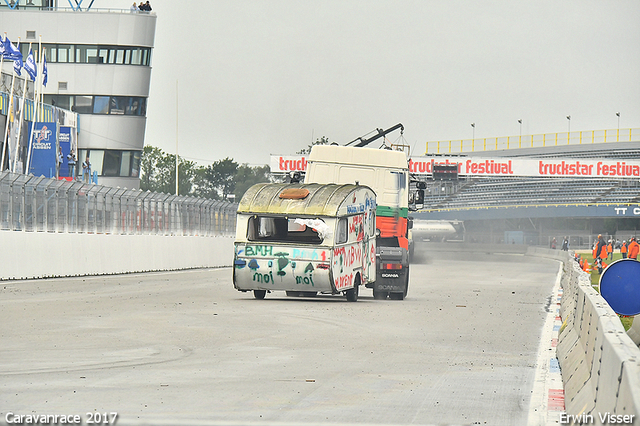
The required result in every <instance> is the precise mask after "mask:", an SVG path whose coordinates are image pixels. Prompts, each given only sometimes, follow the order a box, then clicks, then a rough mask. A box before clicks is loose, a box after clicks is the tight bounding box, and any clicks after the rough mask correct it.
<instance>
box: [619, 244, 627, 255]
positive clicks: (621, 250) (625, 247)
mask: <svg viewBox="0 0 640 426" xmlns="http://www.w3.org/2000/svg"><path fill="white" fill-rule="evenodd" d="M620 253H621V254H622V258H623V259H626V258H627V240H624V241H623V242H622V246H621V247H620Z"/></svg>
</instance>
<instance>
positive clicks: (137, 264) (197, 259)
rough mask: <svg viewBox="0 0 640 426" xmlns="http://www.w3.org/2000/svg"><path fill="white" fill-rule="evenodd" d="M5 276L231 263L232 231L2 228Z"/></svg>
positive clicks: (0, 265)
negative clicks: (225, 233) (208, 234)
mask: <svg viewBox="0 0 640 426" xmlns="http://www.w3.org/2000/svg"><path fill="white" fill-rule="evenodd" d="M0 242H1V243H0V280H7V279H26V278H47V277H62V276H79V275H101V274H121V273H129V272H147V271H165V270H177V269H189V268H203V267H221V266H231V264H232V262H233V238H232V237H182V236H160V235H104V234H73V233H69V234H64V233H49V232H20V231H0Z"/></svg>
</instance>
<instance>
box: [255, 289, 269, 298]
mask: <svg viewBox="0 0 640 426" xmlns="http://www.w3.org/2000/svg"><path fill="white" fill-rule="evenodd" d="M266 295H267V290H253V297H255V298H256V299H258V300H262V299H264V296H266Z"/></svg>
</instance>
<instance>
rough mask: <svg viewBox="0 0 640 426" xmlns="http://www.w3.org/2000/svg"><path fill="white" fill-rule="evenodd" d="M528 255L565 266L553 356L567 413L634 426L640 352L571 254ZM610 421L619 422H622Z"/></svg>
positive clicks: (639, 407) (639, 402) (639, 410)
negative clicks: (542, 257)
mask: <svg viewBox="0 0 640 426" xmlns="http://www.w3.org/2000/svg"><path fill="white" fill-rule="evenodd" d="M527 253H528V254H530V255H534V256H544V257H551V258H555V259H558V260H561V261H563V262H564V268H563V271H564V276H563V278H562V288H563V295H562V301H561V308H560V314H561V317H562V319H563V325H562V328H561V329H560V332H559V336H558V346H557V354H558V361H559V364H560V369H561V372H562V381H563V383H564V392H565V409H566V412H567V414H571V415H575V416H578V415H591V416H593V417H592V418H593V422H592V424H610V423H612V418H611V417H608V418H607V417H606V415H607V414H608V415H613V416H624V415H627V416H630V415H633V416H635V417H633V419H632V420H631V421H632V422H633V424H640V419H639V416H640V349H638V347H637V346H636V344H635V343H634V342H633V341H632V340H631V338H630V337H629V336H628V335H627V333H626V332H625V331H624V328H623V327H622V324H621V323H620V320H619V318H618V316H617V315H616V313H615V312H614V311H613V309H611V307H610V306H609V304H608V303H607V302H606V300H604V299H603V298H602V296H600V294H599V293H598V292H597V291H595V290H594V289H593V287H592V286H591V280H590V278H589V276H588V274H586V273H585V272H583V271H582V270H580V268H579V267H578V265H577V263H576V262H575V261H574V260H573V259H572V256H571V254H570V253H567V252H558V251H557V250H548V249H541V248H531V249H530V250H528V252H527ZM638 322H639V323H640V321H638ZM639 328H640V327H639ZM630 419H631V417H627V419H626V423H629V420H630ZM613 420H617V423H622V422H623V420H625V419H624V418H621V417H616V418H614V419H613ZM615 422H616V421H613V423H615Z"/></svg>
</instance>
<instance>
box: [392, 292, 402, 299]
mask: <svg viewBox="0 0 640 426" xmlns="http://www.w3.org/2000/svg"><path fill="white" fill-rule="evenodd" d="M389 299H391V300H403V299H404V293H389Z"/></svg>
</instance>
